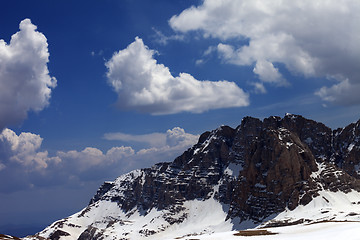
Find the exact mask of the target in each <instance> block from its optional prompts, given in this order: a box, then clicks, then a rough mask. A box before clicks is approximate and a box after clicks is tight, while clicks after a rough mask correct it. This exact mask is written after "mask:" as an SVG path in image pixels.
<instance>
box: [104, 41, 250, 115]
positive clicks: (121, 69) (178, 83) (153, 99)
mask: <svg viewBox="0 0 360 240" xmlns="http://www.w3.org/2000/svg"><path fill="white" fill-rule="evenodd" d="M155 53H156V52H155V51H154V50H151V49H149V48H148V47H147V46H145V45H144V43H143V41H142V39H140V38H136V39H135V41H134V42H133V43H131V44H130V45H129V46H128V47H127V48H126V49H124V50H121V51H119V52H117V53H115V54H114V55H113V57H112V58H111V59H110V60H109V61H108V62H106V67H107V68H108V71H107V78H108V83H109V84H110V85H111V86H112V87H113V89H114V91H115V92H116V93H117V94H118V101H117V106H118V107H119V108H122V109H135V110H137V111H140V112H145V113H150V114H174V113H179V112H192V113H201V112H204V111H207V110H210V109H218V108H228V107H241V106H247V105H249V96H248V94H247V93H245V92H244V91H243V90H242V89H241V88H239V87H238V86H237V85H236V84H235V83H234V82H228V81H217V82H212V81H199V80H197V79H195V78H194V77H193V76H191V75H190V74H188V73H180V74H179V76H177V77H174V76H173V75H172V74H171V73H170V70H169V68H167V67H165V66H164V65H163V64H159V63H157V61H156V60H155V59H154V54H155Z"/></svg>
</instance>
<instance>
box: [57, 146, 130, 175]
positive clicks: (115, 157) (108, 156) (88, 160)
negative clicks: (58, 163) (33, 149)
mask: <svg viewBox="0 0 360 240" xmlns="http://www.w3.org/2000/svg"><path fill="white" fill-rule="evenodd" d="M134 153H135V152H134V150H133V149H132V148H131V147H124V146H121V147H113V148H111V149H109V150H108V151H107V152H106V153H103V152H102V151H101V150H100V149H97V148H93V147H86V148H85V149H84V150H82V151H76V150H72V151H68V152H62V151H59V152H58V153H57V156H58V157H60V158H61V159H62V160H63V161H64V162H65V163H66V164H67V165H71V166H73V167H75V168H76V169H77V170H78V171H80V172H81V171H85V170H88V169H90V168H93V167H105V166H109V165H112V164H114V163H117V162H120V161H122V160H123V159H124V158H126V157H129V156H132V155H134Z"/></svg>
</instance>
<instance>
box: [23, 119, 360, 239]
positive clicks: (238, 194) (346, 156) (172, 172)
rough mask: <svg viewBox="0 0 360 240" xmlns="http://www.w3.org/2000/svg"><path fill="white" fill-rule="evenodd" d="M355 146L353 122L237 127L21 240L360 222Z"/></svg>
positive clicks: (123, 180) (180, 235)
mask: <svg viewBox="0 0 360 240" xmlns="http://www.w3.org/2000/svg"><path fill="white" fill-rule="evenodd" d="M359 141H360V120H359V121H358V122H357V123H352V124H350V125H349V126H347V127H345V128H341V129H336V130H331V129H330V128H328V127H326V126H325V125H324V124H322V123H319V122H316V121H313V120H309V119H306V118H304V117H302V116H299V115H292V114H287V115H286V116H285V117H284V118H281V117H269V118H266V119H264V120H262V121H261V120H259V119H256V118H252V117H245V118H243V119H242V121H241V124H240V125H239V126H238V127H237V128H235V129H233V128H231V127H228V126H221V127H219V128H218V129H216V130H213V131H211V132H205V133H203V134H202V135H201V136H200V138H199V141H198V143H197V144H195V145H194V146H193V147H192V148H190V149H188V150H187V151H185V152H184V153H183V154H182V155H181V156H179V157H177V158H176V159H175V160H174V161H172V162H165V163H158V164H156V165H154V166H153V167H151V168H145V169H141V170H135V171H132V172H130V173H127V174H125V175H122V176H120V177H118V178H117V179H116V180H115V181H112V182H105V183H104V184H103V185H102V186H101V187H100V188H99V190H98V191H97V193H96V194H95V196H94V197H93V198H92V199H91V200H90V203H89V205H88V206H87V207H85V208H84V209H83V210H82V211H80V212H79V213H76V214H74V215H72V216H70V217H68V218H65V219H62V220H59V221H57V222H55V223H53V224H51V225H50V226H49V227H47V228H46V229H44V230H43V231H41V232H39V233H38V234H36V235H35V236H29V237H26V238H24V239H61V240H64V239H78V240H85V239H86V240H89V239H114V240H115V239H118V240H120V239H121V240H125V239H143V238H146V239H186V238H187V237H191V236H196V238H197V239H200V238H201V239H202V237H204V236H208V235H211V234H217V233H219V232H229V231H232V230H240V229H247V228H253V227H256V226H257V229H260V228H274V227H277V228H276V229H282V228H281V227H291V226H292V225H301V226H305V225H306V224H307V225H308V224H316V223H324V222H332V223H334V222H344V221H348V222H360V143H359ZM257 231H258V233H259V231H260V232H262V231H267V230H257ZM204 239H205V238H204ZM224 239H225V238H224Z"/></svg>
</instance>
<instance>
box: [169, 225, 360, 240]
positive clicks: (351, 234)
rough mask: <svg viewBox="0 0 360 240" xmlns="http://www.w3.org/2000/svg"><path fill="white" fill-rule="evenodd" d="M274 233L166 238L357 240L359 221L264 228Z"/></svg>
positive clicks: (197, 239) (185, 239) (234, 232)
mask: <svg viewBox="0 0 360 240" xmlns="http://www.w3.org/2000/svg"><path fill="white" fill-rule="evenodd" d="M266 230H268V231H270V232H272V233H276V234H275V235H263V236H235V234H236V233H238V232H237V231H231V232H223V233H214V234H212V235H201V236H191V237H190V236H189V237H184V238H169V239H167V240H178V239H183V240H190V239H191V240H241V239H248V240H256V239H261V240H264V239H266V240H322V239H326V240H339V239H344V240H359V239H360V222H326V223H315V224H310V225H295V226H287V227H277V228H266Z"/></svg>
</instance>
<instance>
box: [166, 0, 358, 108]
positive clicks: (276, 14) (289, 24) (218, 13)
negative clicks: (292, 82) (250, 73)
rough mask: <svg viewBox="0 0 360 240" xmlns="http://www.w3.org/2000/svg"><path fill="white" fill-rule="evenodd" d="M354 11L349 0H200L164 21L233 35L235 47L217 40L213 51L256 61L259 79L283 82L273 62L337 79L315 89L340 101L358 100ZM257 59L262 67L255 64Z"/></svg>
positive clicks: (229, 37)
mask: <svg viewBox="0 0 360 240" xmlns="http://www.w3.org/2000/svg"><path fill="white" fill-rule="evenodd" d="M359 12H360V2H359V1H353V0H340V1H327V0H318V1H312V0H294V1H286V2H284V1H283V0H274V1H266V0H242V1H237V0H204V1H203V3H202V4H201V5H199V6H197V7H191V8H188V9H186V10H184V11H183V12H182V13H180V14H179V15H177V16H173V17H172V18H171V19H170V21H169V23H170V26H171V27H172V28H173V29H174V30H176V31H178V32H182V33H185V32H189V31H201V32H202V33H203V35H204V37H213V38H218V39H220V40H222V41H226V40H232V41H234V40H235V41H236V40H239V42H238V43H240V44H242V45H241V46H240V47H239V46H237V47H235V46H232V45H228V44H226V43H220V44H219V45H218V53H219V55H220V56H221V58H222V59H223V60H224V61H225V62H228V63H231V64H237V65H242V66H253V65H254V64H256V65H257V66H256V67H255V68H254V73H256V74H257V75H258V76H259V79H260V80H261V81H263V82H271V83H274V84H275V85H282V84H279V81H280V83H285V82H284V79H283V77H282V75H281V73H280V72H279V70H278V69H275V68H273V67H271V65H270V64H272V65H274V63H281V64H283V65H284V66H285V67H286V68H287V70H289V71H290V72H292V73H293V74H300V75H303V76H305V77H327V78H332V79H337V80H338V81H340V83H338V84H336V85H334V86H333V87H331V88H323V89H321V90H320V91H319V93H318V95H319V96H321V97H322V98H323V99H324V100H326V101H333V102H338V103H344V104H345V103H350V102H352V103H360V98H359V97H358V93H356V92H355V91H352V87H355V88H357V87H356V86H357V85H358V84H360V68H359V67H358V63H359V62H360V45H359V44H358V43H359V40H360V28H359V22H360V15H359V14H358V13H359ZM244 40H248V44H245V45H244V44H243V43H244ZM263 63H266V65H267V67H266V68H264V69H263V70H261V69H260V68H259V65H263ZM263 66H264V65H263ZM345 85H349V86H351V87H349V88H348V87H346V86H345ZM340 88H341V91H340Z"/></svg>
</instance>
